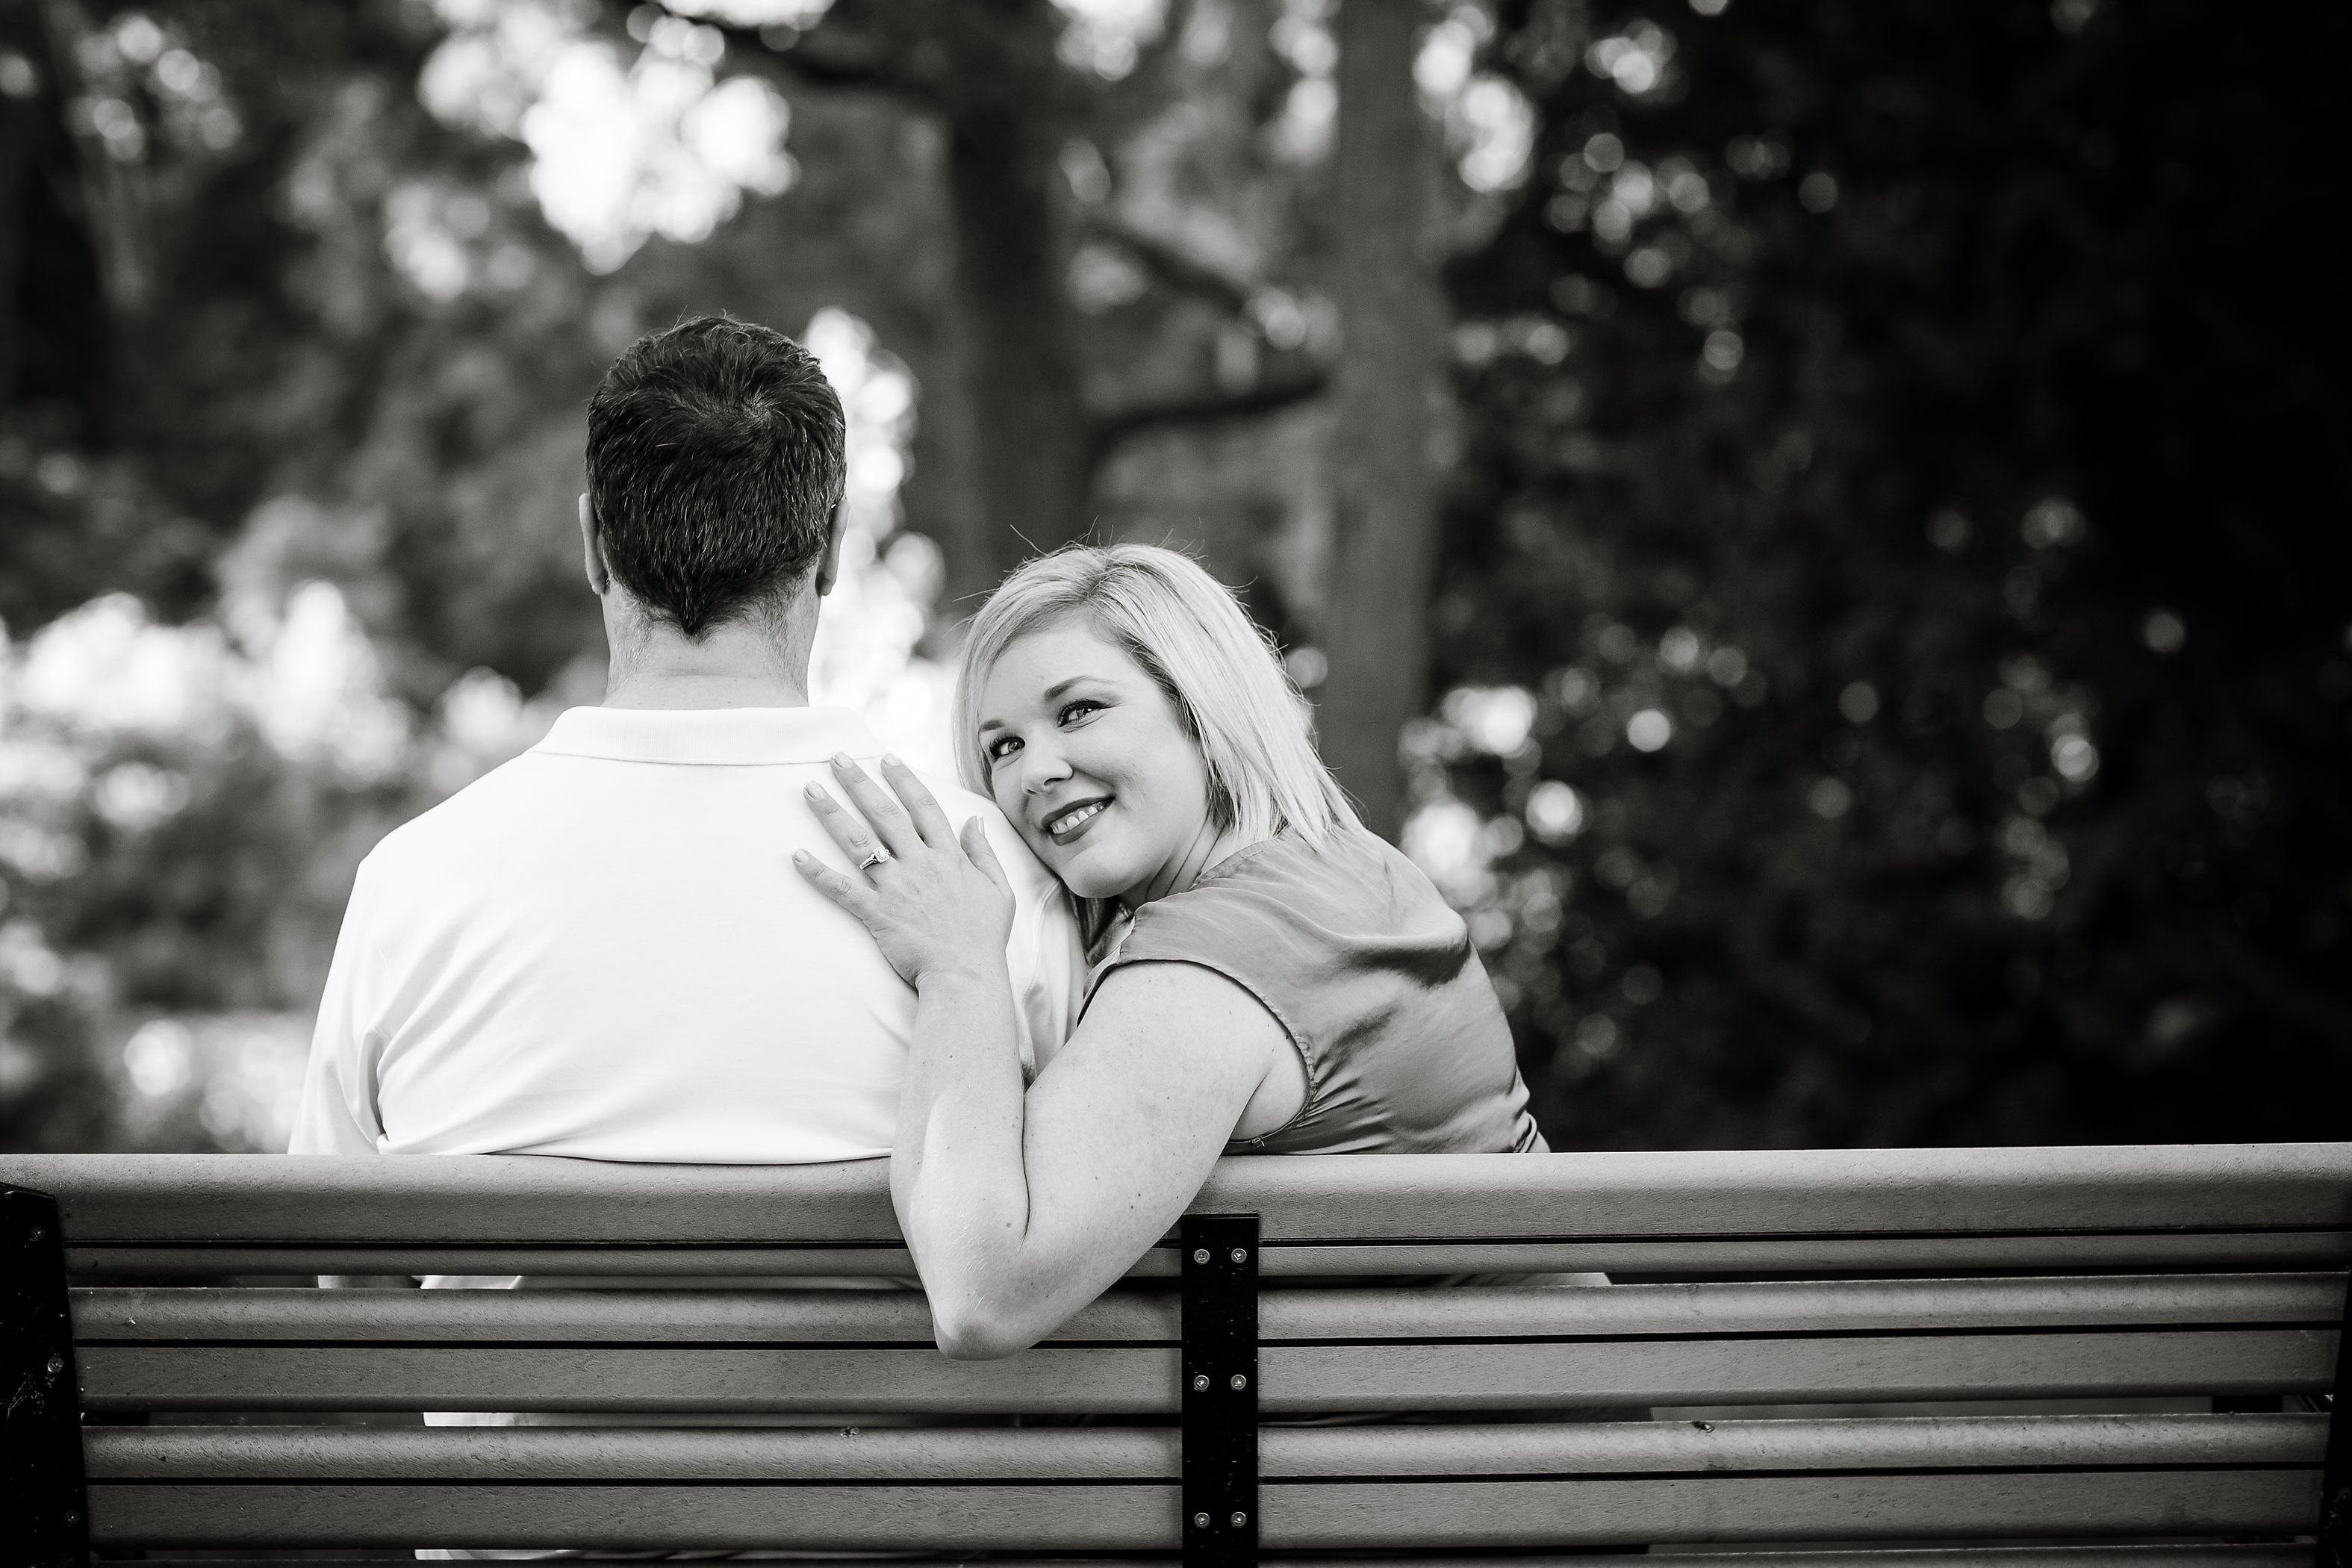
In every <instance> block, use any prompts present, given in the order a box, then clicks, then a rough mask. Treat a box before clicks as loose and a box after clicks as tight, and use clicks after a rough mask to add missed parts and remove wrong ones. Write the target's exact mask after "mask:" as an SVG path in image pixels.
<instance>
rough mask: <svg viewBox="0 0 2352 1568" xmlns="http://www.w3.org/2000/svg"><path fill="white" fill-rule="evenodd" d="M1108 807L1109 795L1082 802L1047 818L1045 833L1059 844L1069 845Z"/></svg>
mask: <svg viewBox="0 0 2352 1568" xmlns="http://www.w3.org/2000/svg"><path fill="white" fill-rule="evenodd" d="M1107 805H1110V797H1109V796H1108V795H1097V797H1096V798H1094V799H1093V800H1082V801H1080V802H1078V804H1077V805H1073V806H1069V807H1067V808H1066V809H1065V810H1062V811H1058V812H1056V813H1055V814H1054V815H1053V816H1049V817H1047V818H1046V819H1045V833H1046V835H1047V837H1051V838H1052V839H1053V840H1054V841H1055V843H1057V844H1063V843H1067V842H1068V841H1069V840H1070V839H1072V838H1075V837H1077V836H1078V834H1079V833H1081V832H1083V831H1084V830H1085V828H1086V826H1087V824H1088V823H1090V822H1092V821H1093V820H1094V819H1095V818H1096V817H1097V816H1101V815H1102V812H1103V808H1104V807H1105V806H1107Z"/></svg>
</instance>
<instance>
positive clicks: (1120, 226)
mask: <svg viewBox="0 0 2352 1568" xmlns="http://www.w3.org/2000/svg"><path fill="white" fill-rule="evenodd" d="M1086 227H1087V235H1088V236H1089V237H1092V238H1095V239H1099V240H1103V241H1105V242H1107V243H1108V244H1111V245H1116V246H1118V247H1119V248H1120V249H1122V250H1124V251H1126V252H1128V254H1129V255H1130V256H1132V257H1134V258H1135V259H1136V260H1138V261H1139V262H1141V263H1142V264H1143V266H1144V268H1145V270H1147V271H1149V272H1150V273H1151V274H1153V275H1154V276H1155V277H1157V278H1158V279H1160V281H1161V282H1162V283H1165V284H1168V285H1169V286H1170V287H1171V288H1175V289H1182V290H1184V291H1185V292H1186V293H1190V294H1199V295H1203V296H1205V297H1207V298H1209V299H1211V300H1215V301H1217V302H1218V303H1219V304H1221V305H1223V306H1224V307H1225V308H1226V309H1228V310H1244V309H1246V308H1247V307H1248V305H1249V301H1250V296H1251V295H1252V294H1255V292H1257V290H1256V289H1255V288H1253V287H1252V286H1251V285H1250V283H1249V282H1248V281H1247V280H1246V279H1240V278H1235V277H1234V276H1233V275H1232V274H1230V273H1227V272H1224V271H1221V270H1220V269H1218V268H1215V267H1213V266H1211V265H1210V264H1209V263H1207V262H1205V261H1202V260H1200V259H1198V258H1195V257H1192V256H1188V255H1186V254H1185V253H1184V252H1183V251H1182V250H1180V249H1179V248H1177V247H1175V246H1173V245H1171V244H1170V243H1169V242H1168V241H1166V240H1164V239H1161V238H1159V237H1157V236H1154V235H1150V234H1146V233H1145V232H1143V231H1142V230H1141V229H1139V228H1136V227H1135V226H1132V225H1130V224H1128V223H1126V222H1124V221H1122V220H1121V219H1120V218H1119V217H1118V216H1117V215H1116V214H1113V213H1109V212H1105V211H1102V210H1100V209H1090V210H1089V211H1088V212H1087V215H1086Z"/></svg>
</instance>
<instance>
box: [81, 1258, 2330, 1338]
mask: <svg viewBox="0 0 2352 1568" xmlns="http://www.w3.org/2000/svg"><path fill="white" fill-rule="evenodd" d="M2344 1294H2345V1279H2344V1277H2343V1276H2342V1275H2338V1274H2214V1275H2137V1276H2132V1275H2125V1276H2113V1275H2110V1276H2091V1277H2088V1278H2071V1279H2070V1278H2059V1279H2051V1278H2024V1279H1844V1280H1821V1281H1803V1282H1795V1283H1785V1284H1784V1283H1772V1282H1755V1281H1738V1282H1728V1283H1715V1284H1696V1285H1620V1286H1612V1287H1609V1288H1607V1289H1574V1288H1570V1289H1559V1288H1544V1289H1521V1288H1502V1287H1486V1288H1481V1289H1462V1290H1430V1289H1339V1290H1272V1291H1268V1292H1265V1294H1264V1295H1263V1296H1262V1297H1261V1299H1260V1301H1259V1306H1258V1323H1259V1334H1260V1337H1261V1338H1262V1339H1263V1340H1265V1341H1266V1342H1270V1343H1297V1342H1311V1341H1324V1340H1397V1341H1403V1342H1423V1341H1428V1340H1435V1339H1459V1338H1471V1337H1478V1338H1497V1337H1519V1338H1531V1337H1538V1336H1588V1335H1629V1334H1678V1335H1692V1334H1757V1333H1782V1332H1831V1331H1844V1332H1855V1331H1875V1330H1908V1331H1926V1330H1954V1329H1969V1328H1979V1329H1990V1328H2004V1329H2014V1328H2057V1327H2077V1326H2079V1327H2085V1328H2088V1327H2114V1328H2126V1327H2148V1326H2168V1325H2190V1324H2206V1323H2240V1324H2242V1323H2299V1324H2304V1325H2307V1326H2324V1327H2332V1326H2334V1325H2335V1324H2336V1322H2338V1321H2340V1318H2341V1314H2342V1311H2343V1307H2344ZM72 1302H73V1314H74V1330H75V1337H76V1338H77V1339H78V1340H79V1341H81V1342H85V1343H89V1342H115V1343H121V1342H141V1341H152V1342H168V1341H174V1340H208V1341H219V1340H255V1341H269V1340H299V1341H311V1342H327V1341H348V1342H366V1341H370V1340H402V1341H407V1342H427V1341H430V1342H440V1341H447V1342H464V1341H468V1340H493V1341H499V1342H531V1341H545V1340H555V1341H562V1342H583V1341H606V1342H614V1343H627V1344H646V1345H656V1344H661V1343H665V1342H674V1341H680V1340H685V1341H694V1342H704V1343H709V1342H729V1341H755V1342H762V1343H793V1344H823V1343H829V1342H860V1343H874V1342H919V1343H929V1342H930V1341H931V1339H932V1325H931V1317H930V1310H929V1304H928V1303H927V1302H926V1301H925V1300H924V1299H923V1297H922V1296H921V1295H920V1294H919V1293H918V1292H916V1291H912V1290H903V1291H901V1290H736V1291H710V1290H604V1289H589V1290H580V1289H558V1290H547V1289H535V1290H312V1289H195V1290H191V1289H84V1290H76V1291H74V1292H73V1293H72ZM1180 1336H1181V1321H1180V1313H1179V1312H1178V1310H1177V1305H1176V1301H1175V1300H1174V1298H1173V1297H1172V1296H1170V1295H1163V1294H1156V1293H1155V1294H1143V1293H1134V1292H1117V1293H1114V1294H1111V1295H1108V1296H1105V1297H1103V1298H1102V1299H1100V1300H1097V1301H1095V1302H1093V1303H1091V1304H1090V1305H1088V1306H1087V1307H1086V1308H1084V1309H1082V1310H1080V1311H1079V1312H1078V1313H1077V1314H1076V1316H1075V1317H1073V1318H1072V1319H1071V1320H1070V1321H1068V1322H1067V1323H1066V1324H1064V1325H1063V1326H1062V1327H1061V1328H1060V1329H1059V1330H1057V1331H1055V1335H1054V1342H1151V1343H1161V1344H1170V1343H1174V1342H1176V1341H1177V1340H1178V1338H1179V1337H1180Z"/></svg>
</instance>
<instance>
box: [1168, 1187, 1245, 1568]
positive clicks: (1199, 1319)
mask: <svg viewBox="0 0 2352 1568" xmlns="http://www.w3.org/2000/svg"><path fill="white" fill-rule="evenodd" d="M1179 1234H1180V1235H1181V1237H1182V1238H1183V1246H1184V1271H1183V1279H1184V1351H1183V1355H1182V1357H1181V1361H1182V1366H1183V1372H1182V1375H1183V1379H1184V1387H1183V1422H1184V1469H1183V1481H1184V1484H1183V1497H1184V1537H1183V1539H1184V1568H1255V1564H1256V1563H1257V1215H1254V1214H1252V1215H1185V1216H1184V1221H1183V1225H1182V1227H1181V1231H1180V1233H1179Z"/></svg>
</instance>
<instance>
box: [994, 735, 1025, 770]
mask: <svg viewBox="0 0 2352 1568" xmlns="http://www.w3.org/2000/svg"><path fill="white" fill-rule="evenodd" d="M1019 744H1021V738H1020V737H1019V736H1017V735H999V736H998V737H997V738H996V739H995V740H993V741H991V742H989V743H988V760H989V761H990V762H992V763H1001V762H1003V760H1004V759H1005V758H1007V757H1009V756H1011V755H1012V754H1013V748H1014V747H1016V746H1018V745H1019Z"/></svg>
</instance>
